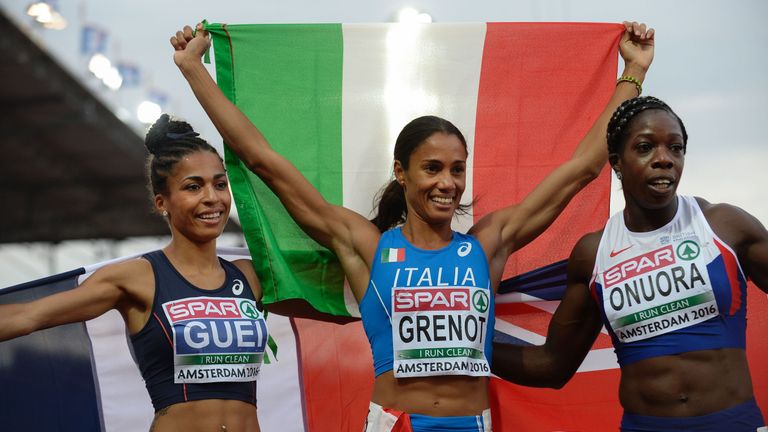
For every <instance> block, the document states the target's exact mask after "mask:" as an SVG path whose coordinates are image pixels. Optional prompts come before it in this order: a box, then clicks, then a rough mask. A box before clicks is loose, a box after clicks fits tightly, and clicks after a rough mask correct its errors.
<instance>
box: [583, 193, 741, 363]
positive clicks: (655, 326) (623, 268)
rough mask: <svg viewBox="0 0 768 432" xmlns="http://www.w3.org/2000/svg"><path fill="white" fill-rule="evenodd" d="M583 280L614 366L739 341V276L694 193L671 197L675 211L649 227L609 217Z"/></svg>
mask: <svg viewBox="0 0 768 432" xmlns="http://www.w3.org/2000/svg"><path fill="white" fill-rule="evenodd" d="M590 285H591V286H590V289H591V291H592V295H593V297H594V298H595V300H596V301H597V303H598V306H599V307H600V310H601V315H602V319H603V323H604V324H605V326H606V328H607V329H608V331H609V333H610V335H611V338H612V339H613V345H614V348H615V350H616V355H617V356H618V360H619V364H620V365H622V366H623V365H626V364H630V363H633V362H636V361H638V360H643V359H647V358H651V357H658V356H664V355H673V354H679V353H683V352H689V351H698V350H710V349H718V348H741V349H744V348H745V346H746V308H747V290H746V277H745V276H744V273H743V272H742V270H741V267H740V265H739V262H738V259H737V257H736V254H735V253H734V252H733V250H731V248H730V247H729V246H728V245H727V244H726V243H725V242H724V241H722V240H721V239H720V238H718V237H717V235H716V234H715V233H714V231H712V228H711V227H710V226H709V223H708V222H707V220H706V218H705V217H704V214H703V213H702V211H701V209H700V208H699V204H698V202H697V201H696V199H695V198H694V197H686V196H679V197H678V209H677V213H676V215H675V217H674V218H673V219H672V220H671V221H670V222H669V223H668V224H666V225H665V226H663V227H661V228H659V229H657V230H654V231H651V232H640V233H638V232H631V231H629V230H628V229H627V228H626V225H625V224H624V215H623V212H619V213H617V214H616V215H614V216H612V217H611V219H610V220H609V221H608V223H607V224H606V226H605V230H604V231H603V236H602V238H601V239H600V245H599V246H598V250H597V256H596V259H595V269H594V271H593V275H592V283H591V284H590Z"/></svg>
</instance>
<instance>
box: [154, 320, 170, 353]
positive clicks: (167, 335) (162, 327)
mask: <svg viewBox="0 0 768 432" xmlns="http://www.w3.org/2000/svg"><path fill="white" fill-rule="evenodd" d="M152 315H153V316H154V317H155V319H156V320H157V323H158V324H160V328H161V329H163V333H165V337H166V339H168V343H169V344H170V345H171V347H173V341H172V340H171V335H169V334H168V330H166V328H165V326H164V325H163V321H162V320H161V319H160V317H159V316H157V313H156V312H152Z"/></svg>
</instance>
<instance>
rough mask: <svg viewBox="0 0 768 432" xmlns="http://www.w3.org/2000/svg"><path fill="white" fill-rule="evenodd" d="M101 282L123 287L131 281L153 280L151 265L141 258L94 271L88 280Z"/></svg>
mask: <svg viewBox="0 0 768 432" xmlns="http://www.w3.org/2000/svg"><path fill="white" fill-rule="evenodd" d="M91 278H92V279H94V280H99V281H103V282H111V283H113V284H115V285H123V284H127V283H131V282H133V281H136V282H141V281H144V280H146V279H147V278H152V279H154V274H153V272H152V264H150V263H149V261H147V260H146V259H143V258H141V257H136V258H132V259H129V260H126V261H122V262H118V263H114V264H109V265H106V266H104V267H102V268H100V269H98V270H96V271H95V272H94V273H93V275H92V276H91V277H90V278H89V279H91Z"/></svg>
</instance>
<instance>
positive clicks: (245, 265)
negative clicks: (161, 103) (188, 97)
mask: <svg viewBox="0 0 768 432" xmlns="http://www.w3.org/2000/svg"><path fill="white" fill-rule="evenodd" d="M145 144H146V146H147V149H148V150H149V153H150V155H149V156H148V159H147V174H148V177H149V189H150V192H151V194H152V199H153V203H154V208H155V210H156V211H157V212H158V213H159V214H161V215H162V216H163V217H164V218H165V219H166V220H167V222H168V226H169V228H170V230H171V235H172V237H171V242H170V243H169V244H168V245H167V246H165V247H164V248H163V249H161V250H156V251H153V252H149V253H147V254H144V255H143V256H142V257H141V258H137V259H133V260H128V261H124V262H121V263H116V264H111V265H107V266H104V267H102V268H101V269H99V270H98V271H96V272H95V273H94V274H93V275H91V276H90V277H89V278H88V279H86V280H85V282H83V283H82V284H81V285H80V286H78V287H77V288H74V289H72V290H69V291H64V292H61V293H58V294H54V295H51V296H48V297H44V298H42V299H39V300H36V301H33V302H29V303H23V304H13V305H0V340H7V339H11V338H14V337H18V336H22V335H25V334H29V333H31V332H33V331H36V330H41V329H44V328H49V327H53V326H57V325H61V324H67V323H73V322H78V321H86V320H90V319H93V318H96V317H98V316H100V315H102V314H104V313H105V312H107V311H109V310H112V309H116V310H117V311H119V312H120V314H121V315H122V316H123V320H124V321H125V325H126V327H127V330H128V333H129V335H130V341H131V345H132V348H133V353H134V355H135V358H136V361H137V363H138V365H139V369H140V371H141V375H142V377H143V378H144V381H145V383H146V386H147V391H148V392H149V396H150V398H151V399H152V405H153V406H154V409H155V417H154V420H153V422H152V426H151V428H150V430H151V431H153V432H162V431H191V432H195V431H199V432H211V431H217V432H222V431H230V432H232V431H258V430H259V423H258V420H257V418H256V383H255V380H256V376H257V374H258V370H259V367H260V364H261V359H262V356H263V353H264V347H265V346H266V341H267V328H266V323H265V321H264V314H263V313H262V310H261V306H260V303H259V302H260V300H261V294H262V291H261V286H260V285H259V281H258V279H257V277H256V273H255V272H254V270H253V267H252V265H251V263H250V261H247V260H239V261H234V262H228V261H225V260H223V259H220V258H219V257H218V256H217V255H216V239H217V238H218V237H219V236H220V235H221V233H222V231H223V230H224V226H225V225H226V223H227V218H228V216H229V209H230V205H231V196H230V192H229V183H228V181H227V174H226V170H225V169H224V164H223V162H222V159H221V157H220V156H219V154H218V152H217V151H216V149H214V148H213V147H212V146H211V145H210V144H208V143H207V142H206V141H205V140H203V139H202V138H200V137H198V134H197V133H196V132H195V131H194V130H193V129H192V127H191V126H190V125H189V124H187V123H185V122H182V121H176V120H171V119H170V118H169V117H168V115H167V114H164V115H163V116H161V117H160V119H158V120H157V122H155V124H154V125H153V126H152V127H151V128H150V129H149V132H147V136H146V139H145ZM224 358H226V359H229V360H227V361H224V360H221V359H224ZM233 360H234V361H233Z"/></svg>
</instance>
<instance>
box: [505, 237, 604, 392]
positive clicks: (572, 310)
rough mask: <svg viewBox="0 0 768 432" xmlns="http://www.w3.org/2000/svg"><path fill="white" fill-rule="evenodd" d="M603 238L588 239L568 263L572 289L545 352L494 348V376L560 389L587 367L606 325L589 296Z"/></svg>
mask: <svg viewBox="0 0 768 432" xmlns="http://www.w3.org/2000/svg"><path fill="white" fill-rule="evenodd" d="M599 241H600V233H592V234H588V235H587V236H585V237H583V238H582V239H581V240H580V241H579V242H578V243H577V244H576V247H574V249H573V252H572V253H571V256H570V258H569V260H568V287H567V289H566V291H565V295H564V296H563V300H562V301H561V302H560V305H559V306H558V307H557V310H556V311H555V314H554V315H553V316H552V320H551V321H550V322H549V329H548V330H547V340H546V342H545V343H544V345H540V346H520V345H509V344H499V343H494V345H493V373H495V374H496V375H498V376H499V377H501V378H503V379H505V380H507V381H511V382H514V383H516V384H521V385H527V386H532V387H552V388H561V387H562V386H564V385H565V383H567V382H568V380H570V379H571V377H572V376H573V374H574V373H576V370H577V369H578V368H579V365H581V363H582V361H584V357H586V355H587V353H588V352H589V349H590V347H591V346H592V344H593V343H594V341H595V339H596V338H597V335H598V333H599V332H600V328H601V327H602V323H601V322H600V312H599V310H598V308H597V305H596V304H595V302H594V300H593V299H592V297H591V296H590V294H589V282H590V278H591V275H592V268H593V267H594V263H595V252H596V251H597V244H598V243H599Z"/></svg>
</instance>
